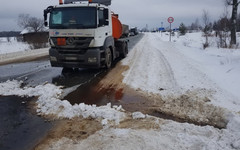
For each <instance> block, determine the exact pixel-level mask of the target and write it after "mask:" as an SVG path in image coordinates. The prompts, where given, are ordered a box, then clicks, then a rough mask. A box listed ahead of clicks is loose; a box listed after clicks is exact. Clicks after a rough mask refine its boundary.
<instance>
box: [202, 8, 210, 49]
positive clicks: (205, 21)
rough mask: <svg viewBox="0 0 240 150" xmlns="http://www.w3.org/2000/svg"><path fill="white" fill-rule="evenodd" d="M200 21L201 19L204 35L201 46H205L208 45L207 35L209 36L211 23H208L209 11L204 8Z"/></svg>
mask: <svg viewBox="0 0 240 150" xmlns="http://www.w3.org/2000/svg"><path fill="white" fill-rule="evenodd" d="M202 21H203V25H204V26H203V33H204V36H205V37H206V41H205V43H204V44H203V48H204V49H205V48H207V47H208V46H209V42H208V36H209V32H210V30H211V23H210V17H209V13H208V11H206V10H203V14H202Z"/></svg>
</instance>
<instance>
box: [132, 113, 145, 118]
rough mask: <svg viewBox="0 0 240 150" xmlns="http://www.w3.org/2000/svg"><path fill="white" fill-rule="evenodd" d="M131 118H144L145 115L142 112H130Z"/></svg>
mask: <svg viewBox="0 0 240 150" xmlns="http://www.w3.org/2000/svg"><path fill="white" fill-rule="evenodd" d="M132 118H133V119H144V118H146V115H144V114H142V113H141V112H134V113H132Z"/></svg>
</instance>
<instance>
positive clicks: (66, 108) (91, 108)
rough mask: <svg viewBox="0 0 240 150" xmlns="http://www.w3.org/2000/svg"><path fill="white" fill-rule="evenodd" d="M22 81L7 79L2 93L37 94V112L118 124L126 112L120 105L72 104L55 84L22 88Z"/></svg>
mask: <svg viewBox="0 0 240 150" xmlns="http://www.w3.org/2000/svg"><path fill="white" fill-rule="evenodd" d="M21 83H22V82H21V81H15V80H14V81H7V82H4V83H0V95H18V96H29V97H31V96H37V97H38V100H37V113H38V114H39V115H47V116H48V115H51V116H56V118H69V119H71V118H74V117H83V118H94V119H105V122H106V121H108V120H109V121H115V123H116V124H118V123H119V122H120V121H121V120H122V119H123V118H124V117H125V113H123V112H122V111H121V110H122V109H121V106H119V107H116V106H114V107H111V104H107V105H106V106H100V107H96V106H95V105H86V104H83V103H81V104H79V105H78V104H75V105H71V104H70V103H69V102H68V101H66V100H60V99H59V97H60V96H61V94H62V92H63V91H62V89H61V87H58V86H55V85H53V84H45V85H38V86H36V87H24V88H21Z"/></svg>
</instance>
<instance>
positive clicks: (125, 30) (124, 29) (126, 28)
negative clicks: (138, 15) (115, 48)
mask: <svg viewBox="0 0 240 150" xmlns="http://www.w3.org/2000/svg"><path fill="white" fill-rule="evenodd" d="M128 36H129V26H128V25H126V24H122V36H121V37H122V38H125V37H128Z"/></svg>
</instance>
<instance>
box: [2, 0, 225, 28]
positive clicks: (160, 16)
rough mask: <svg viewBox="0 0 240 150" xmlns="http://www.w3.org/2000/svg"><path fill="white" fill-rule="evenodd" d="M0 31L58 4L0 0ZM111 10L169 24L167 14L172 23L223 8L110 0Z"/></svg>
mask: <svg viewBox="0 0 240 150" xmlns="http://www.w3.org/2000/svg"><path fill="white" fill-rule="evenodd" d="M1 1H2V2H1V5H0V31H9V30H15V31H16V30H21V29H20V28H19V27H18V26H17V18H18V15H19V14H21V13H25V14H30V15H31V16H34V17H38V18H42V16H43V9H45V8H46V7H47V6H49V5H56V4H58V0H14V1H11V0H1ZM16 1H17V2H16ZM111 8H112V11H114V12H115V13H118V14H119V16H120V19H121V21H122V23H124V24H129V25H130V26H137V27H139V28H143V27H145V26H146V24H147V25H148V28H149V29H151V28H153V27H160V26H161V22H164V26H168V23H167V18H168V17H170V16H172V17H174V18H175V22H174V23H173V26H175V27H176V26H179V24H180V23H181V22H184V23H185V24H186V25H189V24H191V23H192V22H194V21H195V20H196V18H199V21H201V15H202V10H203V9H205V10H207V11H208V12H209V14H210V18H211V20H216V19H217V18H218V17H219V16H221V15H222V13H223V11H224V3H223V0H113V1H112V5H111Z"/></svg>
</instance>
